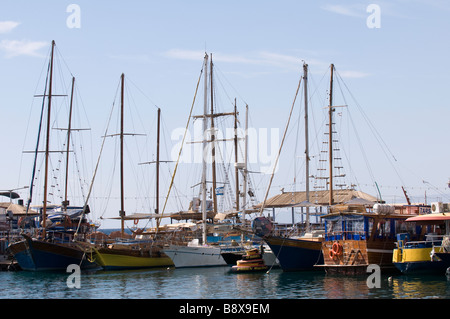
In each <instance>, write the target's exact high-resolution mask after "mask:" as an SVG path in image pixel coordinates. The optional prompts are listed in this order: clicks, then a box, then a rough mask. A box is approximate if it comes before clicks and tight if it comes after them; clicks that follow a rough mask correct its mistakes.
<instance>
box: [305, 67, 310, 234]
mask: <svg viewBox="0 0 450 319" xmlns="http://www.w3.org/2000/svg"><path fill="white" fill-rule="evenodd" d="M307 83H308V64H306V63H304V64H303V85H304V91H305V92H304V94H305V171H306V173H305V174H306V176H305V177H306V188H305V191H306V201H308V202H309V136H308V84H307ZM309 228H310V223H309V207H308V206H306V231H307V232H309V230H310V229H309Z"/></svg>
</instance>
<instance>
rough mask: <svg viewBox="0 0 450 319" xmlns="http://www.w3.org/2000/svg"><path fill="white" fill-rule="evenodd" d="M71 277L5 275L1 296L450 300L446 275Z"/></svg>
mask: <svg viewBox="0 0 450 319" xmlns="http://www.w3.org/2000/svg"><path fill="white" fill-rule="evenodd" d="M68 275H69V274H67V273H64V272H63V273H51V272H38V273H35V272H0V282H1V288H2V289H0V298H2V299H5V298H16V299H20V298H32V299H40V298H59V299H61V298H63V299H64V298H78V299H97V298H102V299H124V298H128V299H131V298H132V299H174V298H175V299H205V298H206V299H225V298H226V299H249V298H251V299H343V298H346V299H410V298H414V299H417V298H420V299H426V298H429V299H432V298H449V297H450V279H447V277H445V276H417V277H414V276H403V275H394V276H387V275H382V276H381V287H380V288H369V287H368V286H367V282H366V281H367V276H356V277H352V276H347V277H343V276H336V275H334V276H331V275H326V274H325V273H323V272H322V271H311V272H292V273H287V272H283V271H281V270H279V269H277V270H272V271H270V273H265V272H262V273H248V274H235V273H230V272H229V268H228V267H214V268H196V269H194V268H191V269H152V270H140V271H107V272H105V271H98V272H95V273H82V275H81V289H75V288H68V287H67V283H66V280H67V277H68Z"/></svg>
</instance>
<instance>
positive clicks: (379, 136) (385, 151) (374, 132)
mask: <svg viewBox="0 0 450 319" xmlns="http://www.w3.org/2000/svg"><path fill="white" fill-rule="evenodd" d="M338 77H339V79H340V80H341V82H342V83H343V85H344V87H345V88H346V89H347V91H348V92H349V94H350V96H351V97H352V99H353V101H354V102H355V105H356V106H357V107H358V109H359V111H360V112H361V114H362V116H363V118H364V120H365V121H366V123H367V125H368V126H369V128H370V130H371V131H372V133H373V135H374V137H375V139H376V140H377V141H378V143H379V144H380V146H383V145H384V147H381V150H382V151H383V153H384V154H385V156H386V158H387V159H388V161H389V163H390V164H391V166H392V168H393V170H394V171H395V173H396V175H397V177H398V178H399V180H400V182H401V183H402V184H403V185H404V184H405V183H404V181H403V179H402V177H401V176H400V174H399V172H398V170H397V168H396V167H395V165H394V164H393V162H392V159H393V160H394V161H395V162H397V159H396V158H395V156H394V154H393V153H392V152H391V151H390V149H389V147H388V146H387V144H386V142H385V141H384V140H383V138H382V136H381V134H380V133H379V132H378V131H377V130H376V128H375V127H374V125H373V124H372V123H371V122H370V120H369V117H368V116H367V115H366V114H365V112H364V110H363V108H362V107H361V106H360V105H359V103H358V102H357V101H356V98H355V97H354V96H353V94H352V92H351V91H350V89H349V88H348V86H347V85H346V83H345V82H344V81H343V79H342V77H341V75H340V74H339V73H338ZM387 152H388V153H389V154H390V156H388V154H387Z"/></svg>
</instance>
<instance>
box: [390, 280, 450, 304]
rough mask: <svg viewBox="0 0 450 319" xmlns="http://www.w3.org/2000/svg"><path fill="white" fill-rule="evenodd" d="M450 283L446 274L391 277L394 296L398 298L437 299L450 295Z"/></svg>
mask: <svg viewBox="0 0 450 319" xmlns="http://www.w3.org/2000/svg"><path fill="white" fill-rule="evenodd" d="M449 286H450V283H449V280H448V278H446V277H445V276H420V277H419V276H398V277H391V279H390V287H391V288H392V296H393V298H397V299H404V298H408V299H409V298H414V299H419V298H420V299H437V298H448V297H449V296H450V287H449Z"/></svg>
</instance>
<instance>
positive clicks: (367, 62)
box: [0, 0, 450, 226]
mask: <svg viewBox="0 0 450 319" xmlns="http://www.w3.org/2000/svg"><path fill="white" fill-rule="evenodd" d="M449 14H450V4H448V2H446V1H443V0H442V1H441V0H433V1H425V0H395V1H331V0H330V1H298V0H297V1H288V0H282V1H261V0H259V1H201V0H195V1H126V2H125V1H95V2H93V1H50V0H44V1H38V2H37V1H20V0H19V1H2V2H1V3H0V69H1V74H0V108H1V111H2V118H3V119H4V120H3V121H2V124H3V125H2V126H1V128H0V129H1V130H2V136H3V139H2V142H1V143H2V149H3V156H2V157H1V159H0V161H1V164H2V165H1V166H0V167H1V169H2V173H1V175H2V179H1V181H0V188H1V189H2V190H10V189H16V188H22V187H24V186H27V185H30V181H31V173H30V172H31V165H32V159H33V157H32V155H30V154H27V155H26V154H25V153H23V152H24V151H25V150H30V149H33V148H34V146H33V145H34V144H35V143H36V135H37V124H38V121H39V112H40V106H41V103H42V100H41V99H39V98H35V97H34V95H37V94H43V88H44V84H43V83H44V82H45V74H46V73H45V71H46V67H47V64H48V58H49V52H50V46H51V41H52V40H55V42H56V47H57V56H58V59H59V60H58V61H59V62H58V63H57V66H58V67H60V68H61V69H62V70H64V71H61V72H60V73H57V75H58V76H55V83H56V81H57V79H56V78H57V77H61V78H64V80H63V81H64V84H63V85H62V86H61V91H64V90H65V93H64V94H68V93H67V92H68V91H67V88H68V87H69V86H70V85H69V84H70V78H71V76H75V77H76V87H77V94H78V95H77V103H78V104H77V105H79V106H80V107H79V109H81V116H80V118H79V119H80V122H83V121H84V122H85V123H83V124H87V125H89V127H90V128H91V130H90V131H88V132H85V133H86V134H88V137H87V138H86V140H83V141H86V142H89V144H90V146H88V147H86V148H84V149H83V150H84V151H83V155H85V156H86V157H87V160H86V162H87V163H88V164H86V167H89V168H88V169H87V173H86V176H85V177H84V178H85V180H83V183H84V186H83V187H84V191H85V192H87V190H88V189H89V186H88V184H89V182H88V181H89V180H91V178H92V172H93V168H94V167H95V164H96V162H97V158H98V154H99V151H100V147H101V142H102V138H101V136H102V135H103V134H104V132H105V127H106V123H107V120H108V116H109V112H110V110H111V106H112V104H113V102H114V101H116V102H115V103H119V102H117V101H118V100H117V98H118V95H117V88H118V85H119V81H120V75H121V74H122V73H124V74H125V78H126V81H127V93H129V94H130V96H132V97H131V98H130V97H127V102H128V101H129V102H130V103H129V104H133V105H134V106H135V107H136V109H137V110H138V112H140V113H139V115H138V116H137V117H136V118H135V121H136V123H139V125H140V128H139V129H142V130H145V131H146V132H145V133H146V134H148V137H145V138H142V139H143V140H144V142H145V143H148V145H150V146H148V148H146V147H147V146H146V147H142V146H137V152H138V153H139V156H136V157H134V158H133V160H134V163H135V164H134V165H136V162H145V161H146V160H148V161H151V160H153V159H154V153H155V152H154V149H155V147H154V140H155V138H154V134H155V130H156V128H155V123H156V109H157V108H158V107H159V108H160V109H161V112H162V119H163V128H164V134H163V135H164V138H165V139H164V143H163V144H164V147H165V153H164V154H163V155H164V156H165V157H167V156H168V157H172V158H170V159H171V160H176V159H174V158H173V157H174V155H173V154H177V150H178V148H177V145H179V144H177V143H179V142H180V140H181V135H180V132H183V129H184V127H185V126H186V121H187V118H188V116H189V111H190V107H191V105H192V103H193V99H194V95H195V89H196V85H197V81H198V79H199V75H200V71H201V69H202V66H203V58H204V56H205V53H208V55H209V56H211V55H212V58H213V62H214V68H215V75H216V76H217V78H218V80H217V83H216V85H217V87H219V88H220V89H222V88H223V89H224V90H223V91H225V93H221V94H220V95H219V93H217V95H218V97H219V98H218V99H217V102H218V103H219V102H221V103H222V104H223V106H221V108H220V110H222V111H223V112H231V111H233V109H232V108H233V103H234V98H236V100H237V105H238V109H239V113H240V126H242V125H244V123H245V120H244V114H245V105H248V106H249V124H250V125H249V126H250V127H252V128H253V129H255V131H256V132H257V133H256V134H257V141H258V142H255V143H252V145H251V146H250V149H252V151H253V152H254V153H252V156H253V157H252V163H251V164H252V169H254V170H255V171H258V172H259V173H257V174H254V175H252V179H254V182H253V183H254V184H253V187H254V190H255V192H256V193H257V199H258V201H261V200H263V199H264V196H265V194H266V191H267V185H268V182H269V179H270V173H271V168H270V165H267V161H268V160H267V156H265V155H267V154H269V155H271V156H269V157H270V158H271V161H272V162H273V160H274V156H275V154H276V153H277V151H278V147H279V145H280V144H281V141H282V137H283V133H284V130H285V127H286V123H287V121H288V118H289V114H290V110H291V106H292V105H293V101H294V97H295V96H296V89H297V86H298V84H299V80H300V78H301V77H302V75H303V69H302V68H303V63H307V64H308V67H309V75H310V77H309V78H308V87H309V90H311V91H310V92H311V93H309V94H311V96H312V97H311V102H312V99H313V97H314V99H315V100H316V97H317V100H318V102H315V103H310V105H309V107H310V109H311V110H310V113H311V114H312V115H313V116H311V121H312V122H313V121H315V122H317V124H311V126H310V130H311V131H310V135H311V137H310V141H311V144H314V145H315V144H317V145H319V140H320V141H321V140H322V136H323V134H322V132H320V134H321V135H320V137H317V138H316V137H315V134H316V133H319V131H321V130H322V131H323V129H324V126H323V120H324V118H325V115H326V112H327V109H326V106H327V105H328V104H327V98H328V95H327V94H328V91H327V90H328V89H327V86H329V83H328V82H329V70H330V64H332V63H333V64H334V66H335V69H336V81H335V82H336V84H335V89H334V95H335V103H336V104H335V103H333V104H335V105H346V106H345V107H343V108H337V111H336V112H335V113H336V116H337V119H338V120H337V121H336V122H339V123H340V124H339V125H341V126H340V127H339V129H340V131H341V130H342V132H343V133H342V135H340V137H342V139H343V141H342V144H343V147H342V150H341V152H342V153H343V158H344V157H345V158H349V159H351V162H352V168H348V169H347V171H346V174H347V176H350V175H351V176H355V177H354V179H353V180H352V181H351V183H355V180H357V182H356V183H357V184H358V188H360V189H361V190H363V191H365V192H367V193H369V194H372V195H374V196H377V195H378V194H377V193H378V190H377V189H376V188H375V187H374V185H375V182H376V185H378V189H379V194H381V197H382V199H383V200H385V201H386V202H388V203H393V202H405V201H406V200H405V197H404V195H403V192H402V189H401V187H402V186H403V187H404V188H405V190H406V191H407V193H408V195H409V196H410V198H411V199H412V201H413V202H424V201H425V200H426V201H427V202H428V203H430V202H433V201H444V202H448V201H450V196H449V195H450V194H449V191H450V189H449V188H448V185H447V184H448V182H449V178H450V172H448V169H447V159H448V158H449V157H450V148H449V147H447V140H448V135H449V133H448V130H447V127H448V119H449V118H450V110H449V105H448V98H447V91H448V90H447V86H448V85H449V83H450V76H449V75H448V74H449V73H448V71H447V70H449V69H450V65H449V64H450V61H449V59H448V56H449V53H450V42H449V41H448V39H447V33H448V30H449V29H450V22H449V20H448V15H449ZM58 72H59V71H58ZM67 75H68V76H67ZM302 85H303V84H302ZM225 87H226V88H225ZM301 88H302V86H301ZM347 89H348V92H351V93H350V94H348V92H347ZM58 90H59V87H58V86H57V85H56V84H55V91H54V92H55V93H54V94H59V93H60V92H59V91H58ZM344 91H345V94H347V98H345V99H343V98H342V99H341V98H340V95H341V92H344ZM61 94H63V93H61ZM202 94H203V89H202V84H201V85H200V86H199V92H198V96H197V98H196V104H199V105H198V106H196V109H195V113H196V114H201V112H202V111H203V110H202V108H203V106H202V104H201V102H202V99H203V97H202ZM302 94H303V93H301V94H299V95H298V97H297V98H296V103H295V104H294V110H293V113H292V114H293V115H292V117H291V121H290V123H289V128H288V131H287V132H288V134H287V135H286V140H285V143H284V144H283V148H282V151H281V155H280V159H279V165H278V167H277V170H276V173H275V175H274V179H273V181H272V187H271V188H270V191H269V196H272V195H275V194H278V193H280V190H281V189H284V191H291V190H303V189H304V187H305V178H303V179H302V174H304V173H302V172H301V168H303V167H304V164H302V162H304V153H303V152H304V142H303V140H304V137H303V135H302V134H303V133H302V130H304V124H303V122H302V121H303V118H302V117H303V116H304V113H302V112H303V109H302V108H303V106H302V103H303V102H302V101H303V100H302V97H301V96H302ZM319 94H320V95H319ZM345 94H343V95H345ZM57 99H58V98H55V100H57ZM62 99H64V98H62ZM65 99H66V100H67V98H65ZM80 101H81V102H80ZM55 105H57V102H55ZM61 105H62V104H61ZM65 105H67V103H66V104H65ZM217 110H219V107H218V108H217ZM361 111H362V112H361ZM358 114H359V115H358ZM56 117H61V121H60V122H58V123H57V124H55V123H53V124H52V125H54V126H55V125H67V124H63V123H65V122H64V121H66V120H64V119H63V118H64V117H63V116H62V112H60V113H58V115H57V116H55V118H56ZM320 123H322V124H320ZM221 124H224V125H225V120H224V121H223V123H222V122H221ZM80 125H82V124H80ZM229 125H231V127H232V125H233V124H229ZM295 125H297V126H295ZM321 125H322V126H321ZM296 127H299V129H297V128H296ZM127 129H128V127H127ZM134 129H135V128H134V127H133V130H134ZM111 130H112V131H114V129H111ZM130 130H131V126H130ZM191 132H192V133H193V131H191ZM266 132H267V133H268V135H264V134H265V133H266ZM74 134H75V133H74ZM83 134H84V133H83ZM318 136H319V135H318ZM346 137H348V140H346V141H344V140H345V138H346ZM137 139H139V137H137ZM55 141H56V142H53V143H54V144H52V147H53V146H54V148H55V149H56V148H58V147H59V146H57V145H58V143H59V141H60V140H57V139H55ZM77 142H78V141H77ZM61 143H62V142H61ZM146 145H147V144H146ZM174 145H175V146H174ZM114 147H117V144H116V146H114ZM190 147H191V150H192V151H193V153H195V149H194V148H193V147H195V146H193V145H191V146H190ZM344 149H345V150H344ZM360 150H363V152H361V153H362V155H357V153H358V151H360ZM312 152H313V154H316V155H317V156H315V158H318V154H319V151H312ZM314 152H317V153H314ZM128 153H129V154H131V153H132V152H131V150H130V151H129V152H128ZM256 153H257V155H255V154H256ZM106 154H107V155H105V156H104V155H102V156H103V158H104V157H106V162H107V164H111V163H112V162H114V163H115V162H117V157H115V156H114V155H113V154H112V153H106ZM163 155H161V156H163ZM302 156H303V160H302ZM192 158H194V155H193V154H191V159H192ZM112 159H114V160H112ZM186 161H188V160H186ZM73 162H75V161H72V163H73ZM81 162H82V161H81V160H80V162H79V163H81ZM369 163H370V168H369ZM77 164H78V163H77ZM79 165H80V166H82V165H81V164H79ZM345 165H347V164H345ZM55 166H56V164H55ZM106 166H108V165H106V164H102V166H101V170H102V173H99V175H98V176H97V177H96V181H95V184H94V185H95V190H96V193H97V194H98V195H93V197H92V200H91V206H92V207H95V209H94V210H95V218H97V219H98V218H99V217H100V216H101V217H103V218H106V217H113V216H115V215H117V214H118V210H119V207H118V206H117V204H115V207H113V208H109V207H108V208H106V207H107V204H105V203H104V202H105V198H106V197H108V196H109V198H114V199H117V196H116V195H107V194H113V193H114V192H116V191H117V189H118V183H117V181H115V183H116V186H107V183H108V181H109V180H110V178H109V175H108V173H106ZM165 166H170V170H171V172H173V169H174V166H175V165H174V164H173V163H172V164H162V167H165ZM194 167H195V168H194ZM198 167H199V165H195V164H193V163H182V164H180V165H179V168H178V171H177V174H178V176H179V177H177V179H176V180H175V184H176V191H174V192H175V193H174V192H172V196H173V195H174V194H182V196H181V197H180V198H181V199H179V200H175V201H176V202H177V204H176V205H175V206H173V207H170V208H168V211H171V210H172V211H174V210H177V209H187V205H188V203H189V198H190V197H193V196H194V195H193V194H194V192H195V191H194V188H193V187H192V185H194V184H196V183H198V182H199V179H200V177H199V174H200V172H201V170H200V169H199V168H198ZM346 167H347V166H346ZM103 169H104V171H103ZM140 169H142V170H143V172H144V173H142V171H139V172H140V173H139V172H138V171H136V172H138V173H136V172H134V173H129V175H127V177H130V179H131V175H133V174H135V175H137V176H138V177H140V178H144V179H146V180H145V182H143V183H145V184H146V186H149V185H150V184H153V179H154V175H151V173H152V172H154V169H153V168H151V166H146V168H144V166H140ZM165 170H168V169H167V168H165ZM117 171H118V167H116V173H117ZM162 174H163V173H162ZM164 174H166V175H163V176H162V179H163V181H162V182H161V185H162V187H161V188H162V191H161V192H162V193H164V194H165V193H166V192H167V189H168V186H167V185H168V184H169V183H170V179H171V177H170V173H164ZM314 174H315V173H311V175H314ZM193 175H196V176H197V181H195V178H194V177H193ZM356 176H357V178H356ZM147 177H148V178H147ZM294 178H295V181H296V182H295V183H294ZM188 180H189V182H188ZM141 182H142V181H141ZM130 184H131V182H128V184H127V186H128V189H129V191H128V192H127V195H126V197H127V199H129V200H131V201H133V200H135V199H134V198H135V197H137V196H138V195H139V193H140V190H142V189H141V187H140V186H138V187H137V188H133V187H132V186H130ZM149 187H150V186H149ZM36 188H37V189H38V190H39V189H42V188H41V186H36ZM17 191H18V192H19V194H20V195H21V196H22V198H24V199H26V198H28V196H29V195H28V191H29V190H28V189H20V190H17ZM151 192H154V191H153V190H152V191H151ZM150 197H152V196H150ZM161 198H162V199H161V206H162V205H163V204H162V203H163V202H164V198H165V195H161ZM96 201H98V202H101V203H99V204H97V203H95V202H96ZM111 201H112V200H111ZM72 202H74V201H72ZM109 204H111V203H109ZM109 204H108V205H109ZM148 205H149V206H150V207H148V208H145V207H144V206H139V207H137V208H130V210H128V209H127V213H134V212H142V211H151V210H152V209H154V198H153V200H149V203H148ZM113 206H114V205H113ZM131 206H132V205H131ZM181 206H182V207H181ZM128 207H130V206H128ZM114 223H116V222H112V221H108V220H105V219H104V220H103V221H102V225H103V226H104V225H107V226H109V225H115V224H114ZM140 223H143V222H140ZM140 225H141V224H140Z"/></svg>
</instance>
